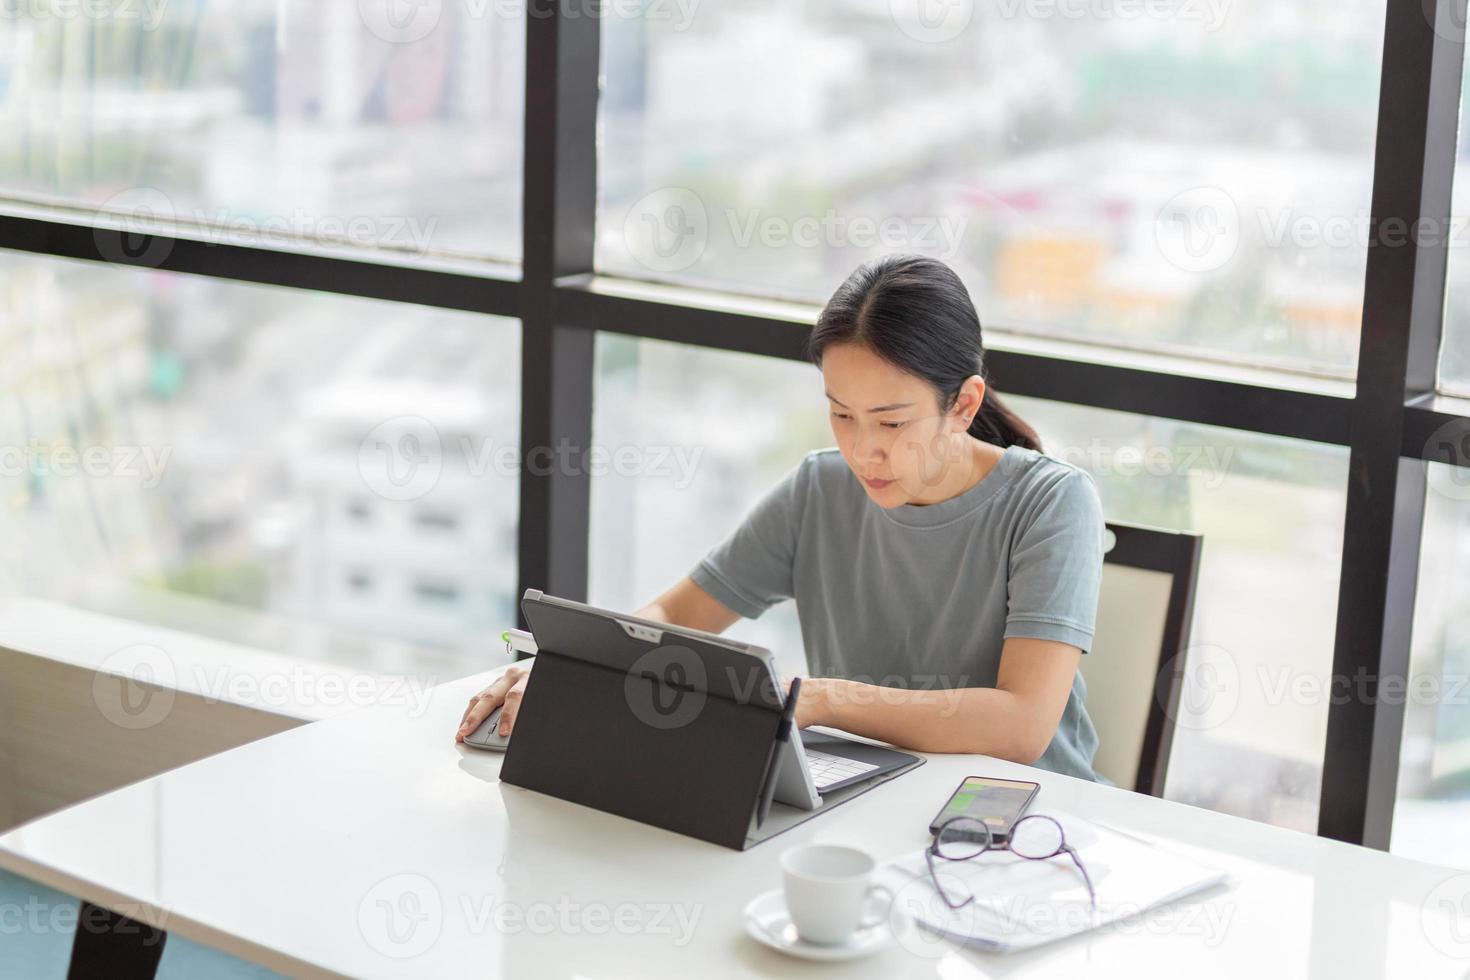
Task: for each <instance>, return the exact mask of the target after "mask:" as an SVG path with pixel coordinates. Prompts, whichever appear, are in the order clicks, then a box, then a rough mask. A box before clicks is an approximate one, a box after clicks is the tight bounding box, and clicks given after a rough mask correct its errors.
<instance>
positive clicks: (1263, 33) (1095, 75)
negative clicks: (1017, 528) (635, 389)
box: [596, 0, 1384, 373]
mask: <svg viewBox="0 0 1470 980" xmlns="http://www.w3.org/2000/svg"><path fill="white" fill-rule="evenodd" d="M1127 6H1129V7H1131V9H1132V10H1133V13H1132V14H1131V15H1129V14H1125V13H1123V10H1124V5H1117V4H1083V3H1066V2H1058V3H1052V2H1046V3H1032V2H1028V0H1015V2H1001V3H999V4H988V3H987V4H971V3H951V4H933V5H929V7H931V8H932V9H929V10H926V9H925V7H924V5H921V4H915V3H912V2H910V3H907V4H904V3H896V4H882V3H879V4H869V5H861V4H787V3H780V2H777V0H754V2H751V3H742V4H738V5H718V6H714V7H709V6H705V7H700V8H699V9H698V12H697V15H696V16H692V17H687V18H681V17H679V16H676V15H675V14H674V12H673V10H672V9H671V8H660V10H659V11H658V15H657V16H656V15H655V12H654V11H653V8H650V9H649V12H648V13H647V14H646V15H645V16H644V17H642V18H619V17H610V18H607V19H605V21H604V37H605V51H606V58H605V65H606V96H605V98H604V100H603V106H602V110H603V131H604V134H605V141H604V150H603V169H602V175H601V178H602V191H601V193H602V209H601V212H600V215H599V229H598V236H597V254H596V261H597V265H598V267H599V269H601V270H602V271H604V272H609V273H616V274H621V275H628V276H634V277H639V278H649V279H661V280H673V281H678V282H681V283H690V284H701V285H707V286H711V287H717V288H724V289H731V290H736V291H742V292H749V293H756V294H763V295H774V296H782V297H789V298H796V299H803V300H810V301H822V300H825V299H826V297H827V296H828V295H830V293H831V291H832V290H833V288H835V287H836V285H837V284H838V283H839V282H840V281H841V280H842V278H843V277H844V276H845V275H846V274H847V273H848V272H850V271H851V270H852V269H853V268H854V267H855V266H856V265H857V264H859V263H860V262H861V261H863V260H865V259H868V258H871V257H874V256H876V255H878V254H880V253H884V252H892V251H908V252H922V253H926V254H930V255H933V256H936V257H938V258H941V259H944V260H945V261H947V262H949V263H950V264H951V265H953V266H954V267H955V268H956V269H957V270H958V271H959V272H960V273H961V275H962V276H963V277H964V278H965V280H966V282H967V283H968V285H969V287H970V290H971V292H972V294H973V295H974V297H975V299H976V302H977V304H978V305H979V307H980V312H981V319H982V320H983V321H984V322H985V323H987V324H990V325H995V326H998V327H999V326H1004V327H1006V328H1008V329H1010V328H1017V329H1024V330H1028V331H1031V332H1037V333H1048V334H1064V335H1069V336H1076V337H1082V338H1085V339H1089V340H1094V341H1100V342H1105V343H1110V344H1118V345H1125V346H1127V345H1142V346H1146V347H1150V348H1176V347H1177V348H1185V349H1187V350H1189V351H1193V352H1210V353H1215V354H1220V355H1223V356H1226V357H1228V358H1229V359H1231V360H1242V361H1260V362H1269V363H1272V364H1278V365H1286V366H1293V367H1309V368H1312V369H1320V370H1326V371H1329V372H1333V373H1351V371H1352V370H1353V368H1354V366H1355V363H1356V357H1357V332H1358V323H1359V319H1360V316H1361V307H1362V288H1363V272H1364V263H1365V257H1366V254H1367V248H1366V241H1365V239H1364V237H1363V235H1362V228H1363V227H1365V226H1366V215H1367V209H1368V206H1369V192H1370V188H1371V182H1372V167H1373V145H1374V133H1375V128H1376V114H1377V95H1378V80H1379V62H1380V58H1381V50H1380V49H1381V46H1382V32H1383V21H1384V3H1383V0H1348V2H1345V3H1340V4H1334V5H1333V6H1332V7H1331V16H1330V17H1328V18H1325V19H1324V16H1323V11H1324V10H1325V9H1326V8H1323V7H1322V6H1321V5H1320V4H1317V3H1313V2H1308V0H1246V2H1239V3H1223V4H1215V3H1203V4H1202V3H1194V2H1190V0H1177V2H1164V3H1162V4H1147V5H1144V4H1138V5H1127ZM1145 8H1146V9H1147V11H1148V13H1147V14H1144V13H1143V11H1144V10H1145ZM927 14H932V15H933V16H932V17H930V16H926V15H927Z"/></svg>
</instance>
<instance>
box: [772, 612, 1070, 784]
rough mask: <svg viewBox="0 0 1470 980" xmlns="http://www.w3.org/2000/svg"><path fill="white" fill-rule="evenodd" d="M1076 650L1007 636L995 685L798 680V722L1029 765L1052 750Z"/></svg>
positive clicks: (928, 749) (922, 748)
mask: <svg viewBox="0 0 1470 980" xmlns="http://www.w3.org/2000/svg"><path fill="white" fill-rule="evenodd" d="M1081 659H1082V651H1081V650H1080V649H1078V648H1077V647H1074V646H1071V645H1070V644H1066V643H1061V642H1058V641H1056V640H1038V639H1032V638H1029V637H1011V638H1010V639H1008V640H1006V641H1005V645H1004V646H1003V647H1001V656H1000V672H999V674H998V675H997V677H996V683H995V687H966V688H951V689H948V690H935V691H911V690H905V689H902V688H893V687H880V686H878V685H876V684H863V683H860V682H858V681H849V680H842V679H840V678H834V677H821V678H814V679H812V680H803V681H802V683H801V701H800V703H799V704H798V706H797V712H796V721H797V724H798V725H799V726H801V727H803V728H804V727H806V726H808V725H827V726H830V727H832V728H840V729H842V730H843V731H847V732H852V733H853V734H855V735H865V736H867V737H868V738H876V739H880V740H882V741H884V742H889V743H891V744H893V745H898V746H901V747H904V748H909V749H915V750H917V751H919V752H966V753H969V752H974V753H979V754H981V755H990V756H995V757H997V758H1000V759H1008V760H1010V761H1012V762H1021V763H1025V764H1027V765H1029V764H1031V763H1033V762H1035V761H1036V760H1037V759H1039V758H1041V755H1042V753H1043V752H1045V751H1046V747H1047V746H1048V745H1049V744H1051V739H1052V736H1053V735H1054V734H1055V733H1056V729H1057V723H1058V722H1060V721H1061V719H1062V710H1063V709H1064V708H1066V706H1067V697H1068V695H1069V694H1070V692H1071V690H1072V678H1073V676H1074V675H1075V674H1076V673H1077V667H1078V664H1079V663H1080V661H1081Z"/></svg>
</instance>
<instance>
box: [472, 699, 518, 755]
mask: <svg viewBox="0 0 1470 980" xmlns="http://www.w3.org/2000/svg"><path fill="white" fill-rule="evenodd" d="M504 707H505V705H503V704H502V705H498V706H497V707H496V708H495V709H494V710H493V711H491V712H490V717H488V718H486V719H485V720H484V721H482V722H480V727H479V728H476V729H475V730H474V731H472V732H470V733H469V734H468V735H466V736H465V737H464V744H466V745H468V746H469V747H470V748H472V749H488V750H489V751H491V752H504V751H505V750H506V749H507V748H509V747H510V736H509V735H502V734H500V709H501V708H504Z"/></svg>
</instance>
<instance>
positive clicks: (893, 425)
mask: <svg viewBox="0 0 1470 980" xmlns="http://www.w3.org/2000/svg"><path fill="white" fill-rule="evenodd" d="M906 425H908V423H907V422H884V423H883V428H885V429H902V428H903V427H904V426H906Z"/></svg>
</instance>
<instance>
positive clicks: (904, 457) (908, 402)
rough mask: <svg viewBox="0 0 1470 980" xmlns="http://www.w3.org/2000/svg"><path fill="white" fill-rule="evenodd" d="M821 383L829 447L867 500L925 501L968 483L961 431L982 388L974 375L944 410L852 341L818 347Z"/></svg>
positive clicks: (920, 385) (920, 386) (920, 384)
mask: <svg viewBox="0 0 1470 980" xmlns="http://www.w3.org/2000/svg"><path fill="white" fill-rule="evenodd" d="M822 380H823V381H824V383H825V384H826V389H827V406H828V409H829V410H830V415H829V418H830V420H831V423H832V434H833V435H834V436H835V437H836V439H837V448H838V449H839V450H841V452H842V458H843V459H845V460H847V465H848V466H849V467H851V468H852V471H853V473H854V474H855V475H856V476H857V478H858V482H859V483H861V484H862V486H863V489H864V490H866V491H867V493H868V496H869V497H871V498H872V500H873V502H874V503H876V504H878V505H879V506H880V507H885V508H887V507H898V506H901V505H903V504H909V503H918V504H925V503H932V502H934V501H936V500H943V499H946V498H947V497H949V496H951V495H952V494H953V493H954V492H957V488H963V487H964V486H968V484H966V483H965V480H966V479H967V475H968V473H969V471H970V468H971V467H973V466H974V465H975V456H974V455H973V452H972V448H971V447H972V445H973V443H974V442H976V440H973V439H971V438H970V437H969V435H968V434H967V432H966V429H967V428H968V427H969V422H968V420H969V419H971V418H973V417H974V415H975V412H977V411H978V410H979V407H980V401H981V399H982V398H983V397H984V393H985V385H984V382H982V381H981V380H980V378H979V377H978V376H975V377H972V378H970V379H969V381H967V382H966V384H965V387H964V389H963V390H962V391H961V392H960V395H959V398H958V399H957V400H956V402H955V404H954V406H953V407H951V409H950V410H949V412H948V413H943V412H941V411H940V408H939V399H938V397H937V395H936V394H935V391H934V389H933V387H931V386H930V385H929V383H928V382H926V381H925V380H924V379H922V378H920V377H917V376H915V375H912V374H909V373H908V372H907V371H904V370H902V369H901V368H898V367H895V366H894V365H892V364H890V363H889V362H888V361H885V360H884V359H883V358H881V357H879V356H878V355H877V354H874V353H873V352H872V351H870V350H869V349H868V348H866V347H864V346H862V345H860V344H837V345H834V346H832V347H829V348H828V349H827V350H825V351H823V353H822Z"/></svg>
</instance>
